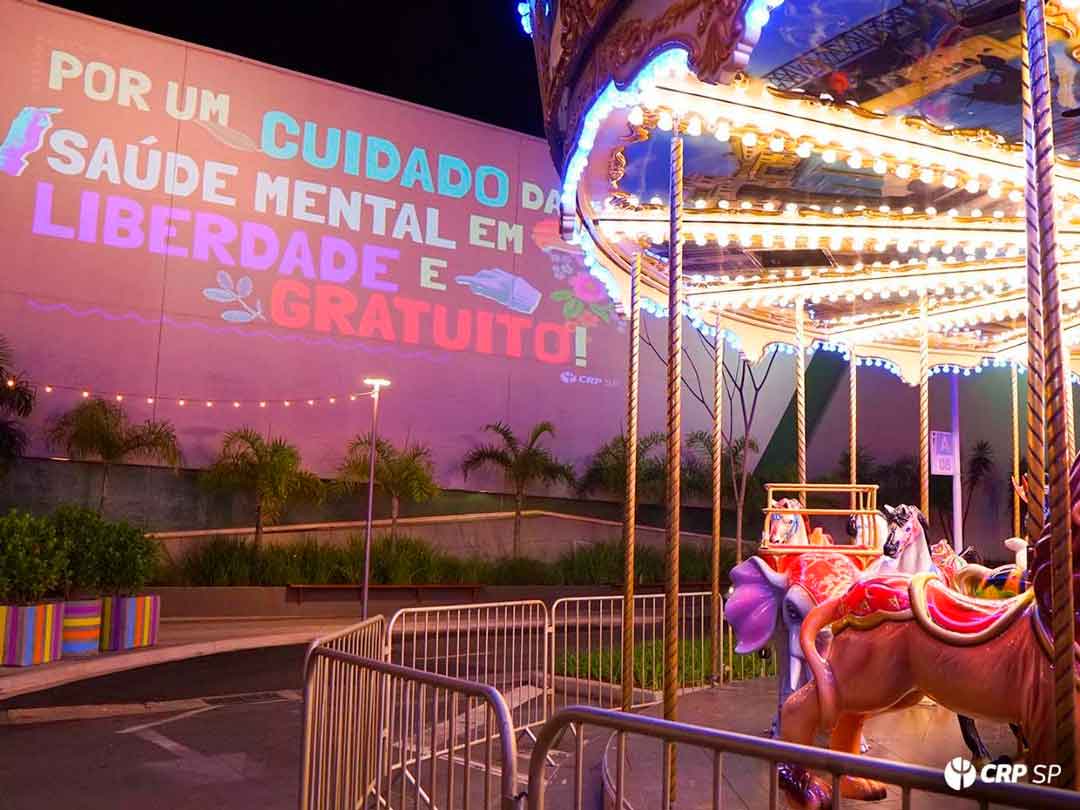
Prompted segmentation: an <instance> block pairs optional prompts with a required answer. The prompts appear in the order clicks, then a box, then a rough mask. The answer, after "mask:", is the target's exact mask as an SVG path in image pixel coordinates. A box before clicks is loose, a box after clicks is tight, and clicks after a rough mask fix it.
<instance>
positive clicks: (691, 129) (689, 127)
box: [686, 115, 701, 137]
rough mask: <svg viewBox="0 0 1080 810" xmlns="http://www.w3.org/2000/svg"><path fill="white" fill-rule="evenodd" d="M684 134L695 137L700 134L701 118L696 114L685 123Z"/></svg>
mask: <svg viewBox="0 0 1080 810" xmlns="http://www.w3.org/2000/svg"><path fill="white" fill-rule="evenodd" d="M686 134H687V135H693V136H695V137H697V136H698V135H700V134H701V119H700V118H698V117H697V116H696V115H695V116H694V117H693V118H691V119H690V120H689V121H687V123H686Z"/></svg>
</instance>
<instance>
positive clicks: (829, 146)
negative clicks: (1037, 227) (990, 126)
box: [628, 74, 1080, 201]
mask: <svg viewBox="0 0 1080 810" xmlns="http://www.w3.org/2000/svg"><path fill="white" fill-rule="evenodd" d="M686 75H687V74H683V78H684V79H685V76H686ZM665 96H670V98H665ZM823 99H828V101H829V103H826V102H825V101H823ZM665 102H666V103H665ZM643 108H648V109H649V110H650V111H657V112H653V113H652V114H651V115H650V116H649V117H648V118H646V116H645V115H644V109H643ZM674 110H678V111H679V113H680V114H681V115H682V117H683V118H684V120H686V119H690V120H691V121H693V119H694V118H698V119H700V120H699V121H698V122H696V123H694V124H693V126H691V127H689V129H688V134H691V135H693V134H698V133H700V134H702V135H704V134H705V133H706V131H707V130H708V129H712V131H713V133H714V134H715V135H716V137H718V138H720V139H721V140H728V139H730V138H732V137H734V136H735V135H739V137H742V138H743V141H744V143H745V144H746V145H747V146H754V145H756V144H757V143H758V142H760V141H762V140H766V141H767V142H768V143H769V148H770V149H771V150H772V151H780V152H783V151H787V149H788V144H789V143H790V144H792V145H793V146H794V147H795V151H796V153H797V154H800V157H808V156H809V153H808V152H807V151H806V148H807V147H806V146H802V145H803V144H806V145H807V146H808V147H809V149H810V151H818V152H821V153H822V158H823V160H825V162H827V163H833V162H838V161H840V160H841V159H843V160H845V161H848V162H849V165H851V166H852V168H873V169H874V170H875V171H877V173H879V174H882V173H884V172H886V171H892V172H894V173H895V172H896V170H897V168H898V167H899V166H901V165H903V166H906V167H907V169H906V170H904V171H906V172H907V173H908V176H909V177H910V178H911V179H920V174H921V173H922V171H923V170H927V171H930V172H931V173H932V176H931V177H928V178H927V179H926V180H924V182H930V183H939V184H943V185H946V186H947V187H949V188H964V187H965V186H966V185H967V184H968V183H969V182H970V181H973V180H974V181H976V183H977V185H976V186H974V187H973V188H972V189H970V192H971V193H976V192H980V191H982V190H983V187H984V186H985V187H986V188H989V187H991V186H994V185H997V186H998V188H999V190H1002V191H1007V190H1012V191H1017V192H1019V191H1021V190H1022V188H1023V181H1024V163H1023V153H1022V151H1021V150H1019V149H1017V148H1016V147H1015V146H1013V145H1011V144H1008V143H1007V142H1006V141H1005V139H1004V138H1000V139H999V140H997V141H996V142H988V141H987V140H986V139H983V138H968V137H965V136H963V135H961V134H960V133H963V132H964V130H956V133H957V134H949V133H950V132H951V131H952V130H948V129H946V130H943V131H941V132H938V131H935V129H934V128H933V127H932V126H931V125H929V124H927V123H923V122H917V123H908V121H907V120H906V119H905V118H903V117H901V116H896V115H885V116H881V115H879V114H874V113H871V112H869V111H867V110H863V109H861V108H858V107H855V106H854V105H850V104H833V103H831V99H829V97H828V96H823V97H822V98H820V99H819V98H815V97H814V96H810V95H806V94H801V93H790V92H785V91H776V90H774V89H772V88H769V87H768V86H767V85H765V84H763V83H755V84H753V86H750V87H748V86H747V85H746V84H731V85H718V84H706V83H694V84H688V85H687V86H686V87H678V86H663V87H661V86H657V87H655V88H654V89H650V90H649V91H648V92H647V93H646V94H645V95H644V98H643V101H642V102H641V105H638V106H636V107H635V108H632V109H631V111H630V113H629V116H628V120H629V121H630V122H631V123H632V124H635V125H636V124H637V122H638V121H641V122H642V125H643V126H646V127H647V128H648V127H649V126H650V125H652V126H655V127H656V128H660V129H666V128H670V123H671V120H672V111H674ZM718 129H719V130H720V133H719V134H716V133H717V130H718ZM774 141H775V143H776V145H775V146H774V145H773V144H774ZM800 147H802V149H803V151H802V152H801V153H799V151H798V150H799V148H800ZM826 152H829V153H831V154H828V155H826V154H825V153H826ZM879 159H880V160H884V161H885V165H884V166H880V165H877V164H876V161H878V160H879ZM890 161H891V163H890ZM1077 168H1078V167H1077V166H1076V165H1074V163H1073V162H1071V161H1065V160H1064V159H1061V160H1059V161H1058V164H1057V172H1056V174H1057V177H1058V178H1059V179H1060V182H1062V183H1063V184H1068V185H1069V186H1070V190H1071V191H1072V192H1073V193H1075V192H1076V191H1077V190H1078V189H1080V175H1078V174H1077V171H1076V170H1077ZM979 178H987V179H989V182H984V181H983V180H980V179H979ZM1002 184H1006V185H1007V186H1008V187H1009V188H1008V189H1007V190H1006V189H1003V188H1002ZM1063 191H1064V188H1063ZM1059 196H1061V195H1060V194H1059ZM1014 201H1018V200H1014Z"/></svg>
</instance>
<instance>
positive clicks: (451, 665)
mask: <svg viewBox="0 0 1080 810" xmlns="http://www.w3.org/2000/svg"><path fill="white" fill-rule="evenodd" d="M548 627H549V622H548V610H547V606H546V605H545V604H544V603H543V602H541V601H539V600H528V601H521V602H491V603H484V604H476V605H449V606H437V607H423V608H406V609H404V610H399V611H398V612H397V613H395V614H394V616H393V618H392V619H391V620H390V624H389V626H388V628H387V649H388V651H389V660H390V661H391V662H392V663H395V664H399V665H401V666H408V667H412V668H415V669H420V670H423V671H425V672H437V673H440V674H443V675H449V676H452V677H454V678H461V679H463V680H466V681H471V682H473V683H481V684H487V685H488V686H493V687H495V688H496V689H498V690H499V691H500V692H501V693H502V696H503V698H504V699H505V700H506V702H507V705H508V706H509V707H510V712H511V716H512V717H513V721H514V728H515V730H519V731H520V730H523V729H527V728H530V727H532V726H536V725H539V724H540V723H543V722H544V720H546V719H547V713H546V711H545V707H546V705H547V702H548V700H547V695H548V690H549V680H550V678H549V672H550V668H549V660H548V644H547V637H548Z"/></svg>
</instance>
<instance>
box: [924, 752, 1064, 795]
mask: <svg viewBox="0 0 1080 810" xmlns="http://www.w3.org/2000/svg"><path fill="white" fill-rule="evenodd" d="M1029 773H1030V774H1031V783H1032V784H1033V785H1050V784H1053V782H1054V780H1055V779H1056V778H1057V777H1059V776H1061V766H1060V765H1056V764H1043V763H1039V764H1037V765H1033V766H1031V768H1028V766H1027V765H1025V764H1024V763H1022V762H1017V763H1010V762H989V763H987V764H986V765H983V766H982V768H981V769H976V768H975V766H974V765H973V764H972V763H971V762H969V761H968V760H966V759H964V758H963V757H956V758H955V759H951V760H949V762H948V763H947V764H946V765H945V784H947V785H948V786H949V787H950V788H952V789H953V790H964V789H966V788H969V787H971V786H972V785H974V784H975V780H976V779H978V781H980V782H988V783H991V784H993V783H1000V782H1008V783H1016V782H1020V781H1022V780H1023V779H1024V778H1025V777H1026V776H1027V775H1028V774H1029Z"/></svg>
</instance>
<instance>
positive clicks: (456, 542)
mask: <svg viewBox="0 0 1080 810" xmlns="http://www.w3.org/2000/svg"><path fill="white" fill-rule="evenodd" d="M388 528H389V521H385V520H380V521H377V522H376V530H377V532H378V533H381V532H384V531H386V530H387V529H388ZM399 530H400V531H402V532H407V533H408V534H410V535H412V536H414V537H420V538H422V539H424V540H426V541H427V542H429V543H430V544H431V545H432V546H434V547H435V548H437V549H440V550H442V551H445V552H449V553H452V554H455V555H458V556H478V557H485V558H489V559H491V558H497V557H504V556H508V555H509V554H510V553H511V552H512V547H511V546H512V539H513V514H512V513H508V512H502V513H493V514H486V515H453V516H442V517H433V518H405V519H403V520H401V521H400V524H399ZM363 533H364V524H363V523H362V522H356V521H348V522H342V523H320V524H302V525H293V526H274V527H271V528H270V529H269V530H267V533H266V535H265V538H264V542H266V543H277V544H286V543H294V542H298V541H314V542H316V543H319V544H331V545H338V546H343V545H346V544H347V543H348V542H349V540H350V538H353V537H362V536H363ZM521 534H522V543H521V548H522V553H523V554H524V555H525V556H528V557H533V558H535V559H539V560H544V561H552V560H555V559H557V558H558V557H559V556H560V555H561V554H563V553H564V552H566V551H568V550H571V549H573V548H576V547H580V546H587V545H592V544H596V543H605V542H618V541H619V540H620V539H621V537H622V526H621V525H620V524H619V523H617V522H615V521H606V520H598V519H596V518H587V517H581V516H575V515H559V514H555V513H550V512H527V513H526V515H525V518H524V520H523V523H522V530H521ZM155 537H157V538H158V540H159V541H160V542H161V545H162V548H163V549H164V551H165V553H166V554H167V555H168V557H169V558H170V559H172V560H173V561H179V560H181V559H183V558H184V557H185V556H187V555H188V554H190V553H191V552H192V551H193V550H194V549H196V548H198V547H199V546H200V545H202V544H204V543H206V542H208V541H209V540H211V539H212V538H215V537H237V538H242V539H245V540H250V539H252V537H253V533H252V531H251V530H250V529H241V530H235V529H230V530H216V531H193V532H161V533H158V534H156V535H155ZM637 543H638V546H639V547H643V546H644V547H649V546H651V547H654V548H662V547H663V544H664V530H663V529H658V528H653V527H647V526H639V527H638V531H637ZM682 543H683V548H699V549H704V548H706V547H707V545H708V543H709V536H708V535H704V534H699V533H694V532H683V533H682ZM725 544H727V545H728V546H729V547H730V548H734V541H733V540H730V539H728V540H725ZM746 548H747V551H748V552H749V553H753V552H752V549H751V547H750V544H746Z"/></svg>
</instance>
